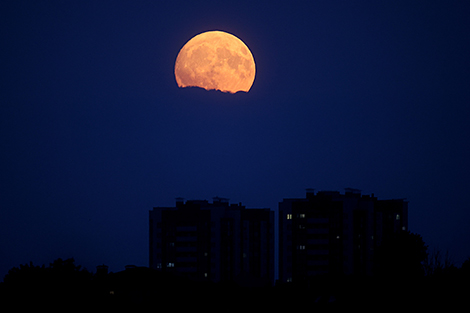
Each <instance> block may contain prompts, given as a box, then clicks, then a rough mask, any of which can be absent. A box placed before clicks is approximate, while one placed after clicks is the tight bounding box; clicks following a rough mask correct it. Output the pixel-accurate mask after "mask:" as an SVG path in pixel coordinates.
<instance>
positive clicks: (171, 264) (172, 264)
mask: <svg viewBox="0 0 470 313" xmlns="http://www.w3.org/2000/svg"><path fill="white" fill-rule="evenodd" d="M167 267H175V263H172V262H170V263H168V265H167Z"/></svg>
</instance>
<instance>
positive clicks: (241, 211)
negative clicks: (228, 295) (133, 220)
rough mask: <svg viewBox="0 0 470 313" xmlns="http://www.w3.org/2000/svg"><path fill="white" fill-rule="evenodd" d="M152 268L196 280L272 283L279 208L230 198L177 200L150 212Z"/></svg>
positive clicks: (251, 283) (150, 255)
mask: <svg viewBox="0 0 470 313" xmlns="http://www.w3.org/2000/svg"><path fill="white" fill-rule="evenodd" d="M149 217H150V225H149V227H150V229H149V230H150V238H149V248H150V251H149V252H150V253H149V258H150V260H149V261H150V267H151V268H154V269H160V270H162V271H168V272H173V273H177V274H179V275H183V276H185V277H187V278H191V279H194V280H197V281H212V282H221V281H230V282H236V283H239V284H242V285H243V284H250V285H253V284H272V283H273V281H274V212H273V211H271V210H270V209H247V208H245V206H243V205H242V204H241V203H239V204H229V201H228V199H225V198H219V197H215V198H213V202H212V203H209V202H208V201H207V200H188V201H186V202H185V201H184V199H182V198H177V199H176V205H175V207H155V208H153V210H151V211H150V212H149Z"/></svg>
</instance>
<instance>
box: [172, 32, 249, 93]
mask: <svg viewBox="0 0 470 313" xmlns="http://www.w3.org/2000/svg"><path fill="white" fill-rule="evenodd" d="M255 72H256V66H255V61H254V58H253V55H252V54H251V52H250V50H249V49H248V47H247V46H246V45H245V44H244V43H243V42H242V41H241V40H240V39H238V38H237V37H235V36H233V35H231V34H228V33H225V32H222V31H209V32H205V33H202V34H199V35H197V36H195V37H193V38H192V39H191V40H189V41H188V42H187V43H186V44H185V45H184V46H183V48H181V50H180V52H179V53H178V57H177V58H176V63H175V78H176V82H177V84H178V86H179V87H182V88H184V87H201V88H204V89H206V90H220V91H222V92H229V93H236V92H238V91H244V92H248V91H249V90H250V88H251V86H252V85H253V82H254V79H255Z"/></svg>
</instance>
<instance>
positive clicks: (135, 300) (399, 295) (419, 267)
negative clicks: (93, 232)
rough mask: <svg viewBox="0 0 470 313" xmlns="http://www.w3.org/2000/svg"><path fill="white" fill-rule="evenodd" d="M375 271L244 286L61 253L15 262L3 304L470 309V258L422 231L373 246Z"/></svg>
mask: <svg viewBox="0 0 470 313" xmlns="http://www.w3.org/2000/svg"><path fill="white" fill-rule="evenodd" d="M375 256H376V258H375V264H376V267H375V268H374V275H372V276H364V275H356V276H354V275H352V276H331V275H329V276H314V277H305V278H304V279H302V280H300V281H299V280H297V281H296V282H293V283H279V282H277V283H276V284H275V285H274V286H265V287H256V288H255V287H246V286H245V287H241V286H238V285H237V284H235V283H233V282H224V283H210V282H204V283H203V282H195V281H191V280H189V279H186V278H184V277H182V276H177V275H174V274H170V273H167V272H162V271H159V270H153V269H150V268H147V267H128V268H126V270H123V271H120V272H116V273H108V271H107V268H106V267H105V266H102V267H98V269H97V271H96V273H91V272H89V271H88V270H87V269H85V268H82V267H81V266H79V265H76V264H75V261H74V259H64V260H63V259H60V258H59V259H57V260H55V261H53V262H52V263H50V264H49V265H48V266H45V265H42V266H37V265H34V264H32V263H30V264H24V265H20V266H19V267H14V268H12V269H11V270H9V272H8V273H7V274H6V275H5V277H4V279H3V283H0V297H1V301H2V304H3V305H4V306H5V307H7V306H11V305H13V307H14V308H15V311H18V310H20V309H21V308H24V307H30V306H37V307H59V308H60V309H69V308H77V307H85V308H91V307H102V308H105V309H110V308H116V309H121V308H123V307H126V306H127V307H131V308H139V307H141V308H142V309H146V308H148V307H149V306H150V307H155V308H157V307H158V308H163V307H168V308H169V307H171V309H177V310H185V309H188V310H189V309H191V310H194V309H198V308H204V309H205V310H209V311H216V310H217V311H220V310H225V309H228V310H229V311H231V310H235V309H237V310H243V309H250V308H258V309H276V308H278V307H281V306H282V307H285V306H287V307H289V308H290V309H296V308H298V309H299V310H302V309H304V306H305V305H310V306H321V305H324V304H331V305H342V304H345V305H359V306H362V305H371V306H374V307H376V306H378V307H379V308H380V307H381V308H384V306H387V304H389V305H410V304H412V303H414V304H419V305H421V306H422V305H430V306H433V305H436V304H441V305H442V304H444V305H447V306H452V305H459V306H462V305H463V306H465V307H466V308H468V304H467V303H466V299H467V297H468V294H470V286H469V284H468V281H469V280H470V258H469V259H467V260H466V261H465V262H464V263H463V264H462V266H461V267H460V268H459V267H456V266H455V265H454V264H453V263H452V262H451V260H450V258H449V257H448V255H446V254H445V253H444V254H442V253H441V252H439V251H432V252H429V251H428V247H427V246H426V245H425V243H424V241H423V240H422V238H421V236H419V235H417V234H412V233H410V232H403V233H402V234H400V235H399V236H397V237H395V238H392V239H390V240H389V241H386V242H384V243H383V245H382V246H381V247H380V248H379V249H378V250H377V251H376V253H375ZM100 268H101V270H100Z"/></svg>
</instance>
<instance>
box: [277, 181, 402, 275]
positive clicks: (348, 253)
mask: <svg viewBox="0 0 470 313" xmlns="http://www.w3.org/2000/svg"><path fill="white" fill-rule="evenodd" d="M407 228H408V202H407V201H406V200H404V199H394V200H377V198H376V197H374V195H373V194H372V195H371V196H369V195H361V192H360V190H357V189H352V188H347V189H346V190H345V193H344V194H340V193H339V192H337V191H319V192H317V193H316V194H315V191H314V190H313V189H307V193H306V197H305V198H298V199H284V200H283V201H282V202H280V203H279V280H280V281H281V282H290V281H301V280H303V279H305V278H307V277H311V276H315V275H324V274H329V275H350V274H354V275H371V274H372V273H373V262H374V250H375V249H376V248H377V247H378V246H379V245H380V243H381V242H382V241H383V240H384V239H387V238H388V237H391V236H393V235H394V234H397V233H398V232H400V231H403V230H407Z"/></svg>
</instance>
